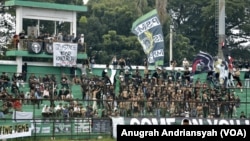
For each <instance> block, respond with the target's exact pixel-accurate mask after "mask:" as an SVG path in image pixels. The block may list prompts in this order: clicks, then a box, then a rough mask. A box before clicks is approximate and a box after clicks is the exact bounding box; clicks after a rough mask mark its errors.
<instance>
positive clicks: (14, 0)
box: [5, 0, 88, 12]
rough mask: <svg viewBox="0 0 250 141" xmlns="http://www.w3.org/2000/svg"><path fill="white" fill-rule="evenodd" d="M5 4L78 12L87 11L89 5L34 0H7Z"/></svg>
mask: <svg viewBox="0 0 250 141" xmlns="http://www.w3.org/2000/svg"><path fill="white" fill-rule="evenodd" d="M5 6H23V7H34V8H44V9H56V10H63V11H76V12H86V11H87V10H88V8H87V6H84V5H81V6H79V5H69V4H57V3H49V2H33V1H26V0H9V1H6V2H5Z"/></svg>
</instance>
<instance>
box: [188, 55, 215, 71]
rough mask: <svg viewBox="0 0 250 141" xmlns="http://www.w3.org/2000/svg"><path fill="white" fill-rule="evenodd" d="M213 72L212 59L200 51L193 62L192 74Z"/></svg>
mask: <svg viewBox="0 0 250 141" xmlns="http://www.w3.org/2000/svg"><path fill="white" fill-rule="evenodd" d="M213 70H214V60H213V57H212V56H211V55H210V54H208V53H206V52H203V51H200V52H199V53H198V54H197V55H196V57H195V58H194V60H193V64H192V73H193V74H197V73H203V72H207V71H213Z"/></svg>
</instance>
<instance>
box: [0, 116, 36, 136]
mask: <svg viewBox="0 0 250 141" xmlns="http://www.w3.org/2000/svg"><path fill="white" fill-rule="evenodd" d="M27 119H33V113H32V112H19V111H15V112H13V115H12V122H8V121H11V120H6V122H4V123H1V125H0V139H10V138H19V137H27V136H31V133H32V130H33V129H34V127H33V124H32V123H31V121H30V120H27Z"/></svg>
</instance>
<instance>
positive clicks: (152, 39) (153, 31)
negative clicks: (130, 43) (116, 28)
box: [132, 9, 164, 66]
mask: <svg viewBox="0 0 250 141" xmlns="http://www.w3.org/2000/svg"><path fill="white" fill-rule="evenodd" d="M132 33H134V34H135V35H137V37H138V40H139V42H140V43H141V45H142V48H143V51H144V52H145V54H146V55H147V58H148V64H149V66H152V65H153V66H162V65H163V64H164V37H163V33H162V26H161V23H160V20H159V16H158V13H157V10H156V9H154V10H152V11H150V12H149V13H147V14H145V15H143V16H141V17H140V18H138V19H137V20H136V21H135V22H134V23H133V25H132Z"/></svg>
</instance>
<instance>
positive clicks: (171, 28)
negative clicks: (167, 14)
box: [169, 25, 173, 67]
mask: <svg viewBox="0 0 250 141" xmlns="http://www.w3.org/2000/svg"><path fill="white" fill-rule="evenodd" d="M169 37H170V39H169V66H170V67H171V61H172V60H173V25H170V36H169Z"/></svg>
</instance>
